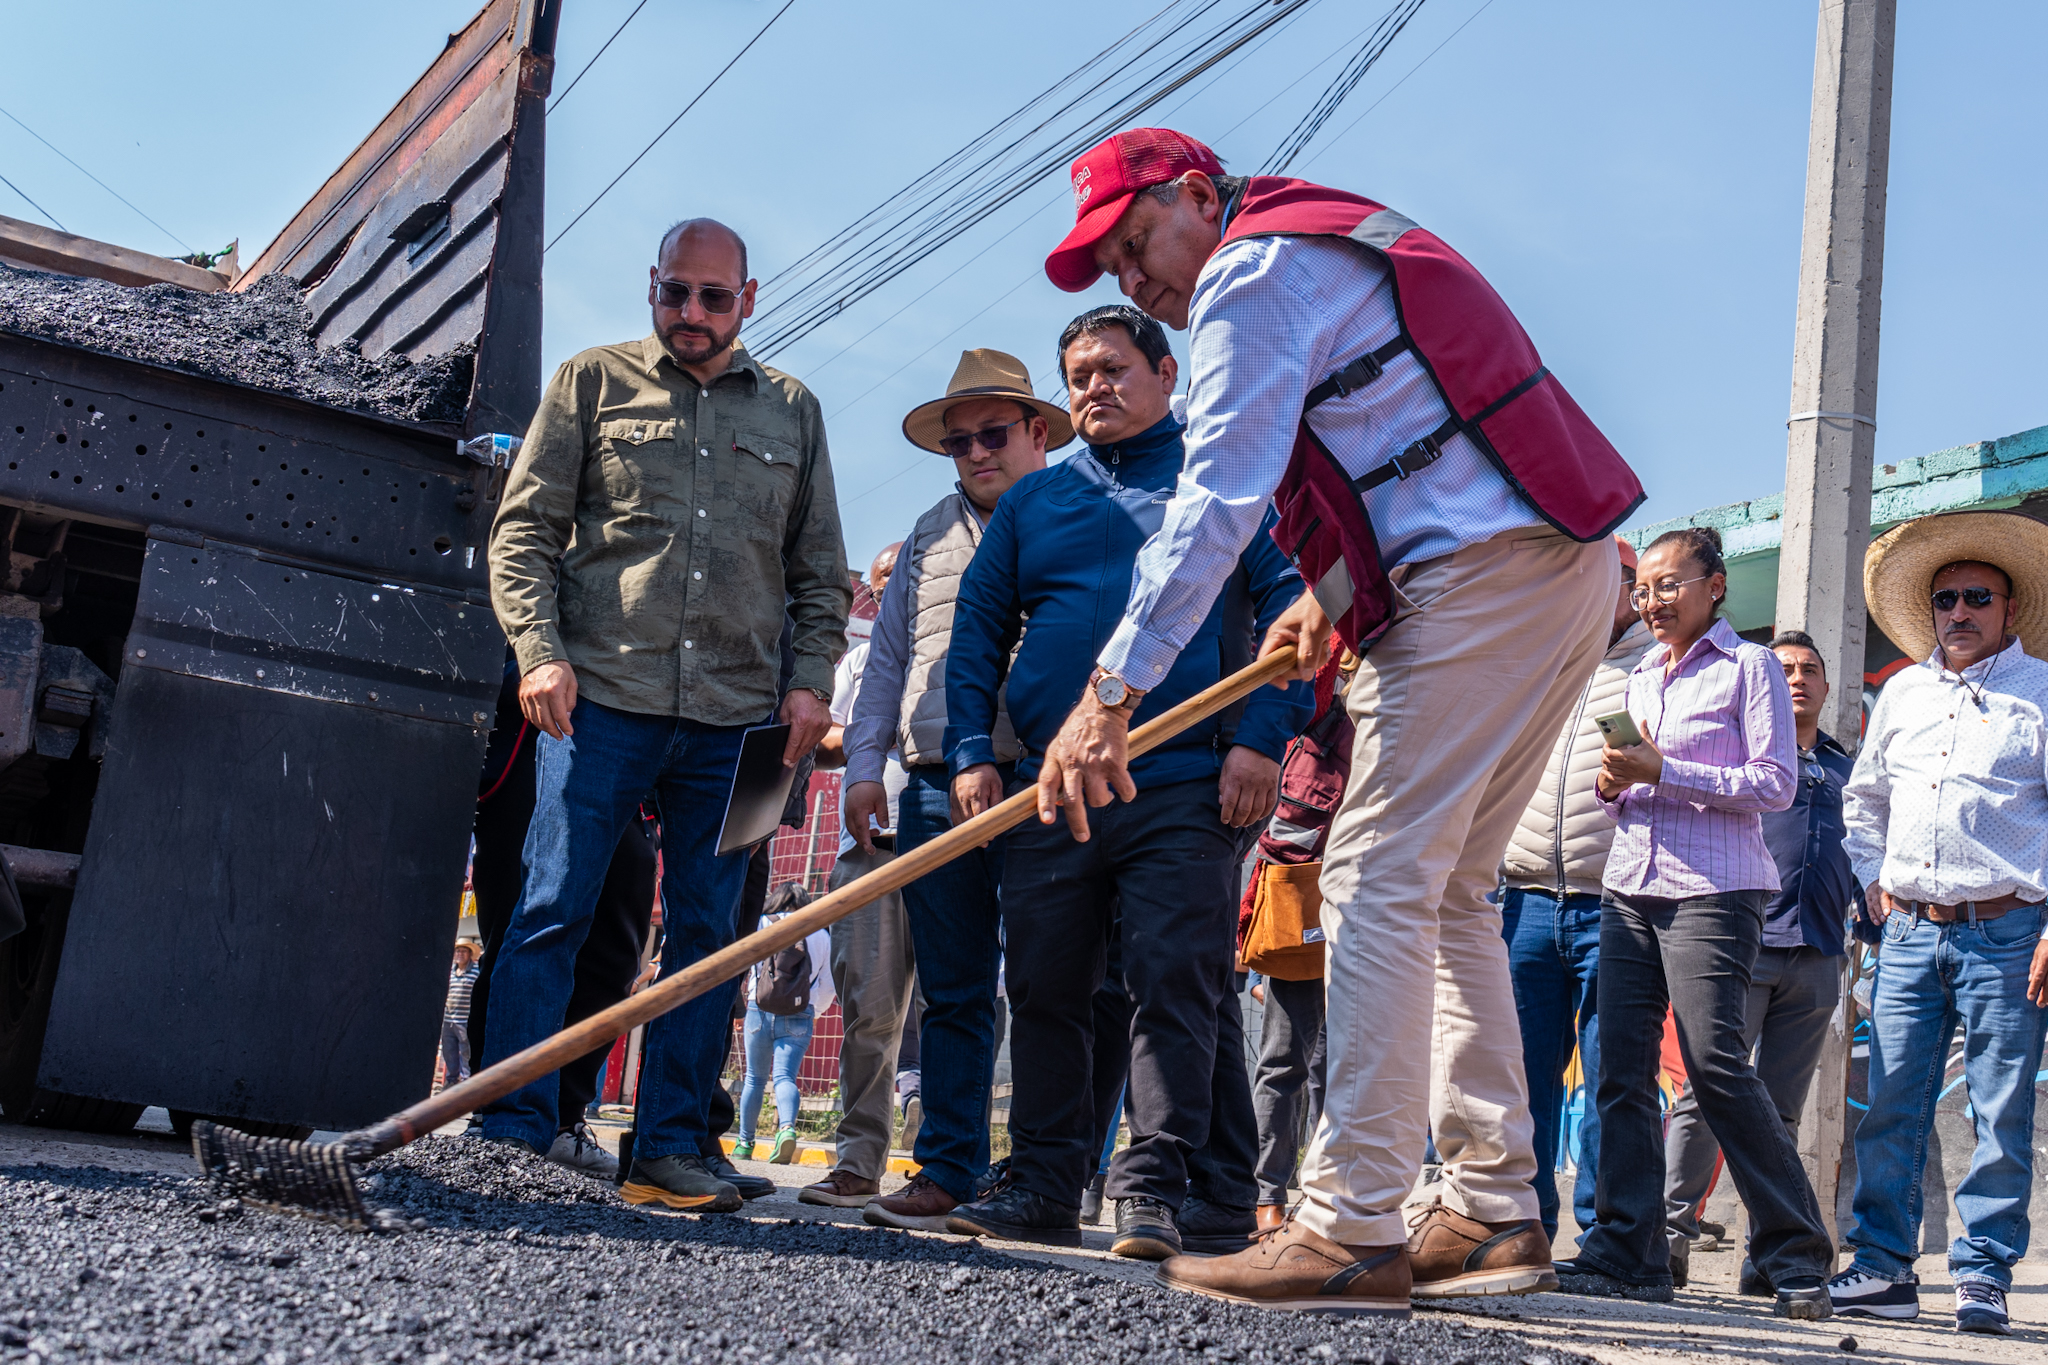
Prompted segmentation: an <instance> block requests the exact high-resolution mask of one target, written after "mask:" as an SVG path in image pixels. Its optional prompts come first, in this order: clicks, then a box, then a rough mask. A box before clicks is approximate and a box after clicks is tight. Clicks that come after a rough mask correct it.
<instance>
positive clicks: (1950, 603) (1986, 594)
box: [1927, 588, 2005, 611]
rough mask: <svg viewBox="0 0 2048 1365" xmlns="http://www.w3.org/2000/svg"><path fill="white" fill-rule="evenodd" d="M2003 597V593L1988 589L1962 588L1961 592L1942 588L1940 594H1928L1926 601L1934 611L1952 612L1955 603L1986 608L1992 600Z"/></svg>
mask: <svg viewBox="0 0 2048 1365" xmlns="http://www.w3.org/2000/svg"><path fill="white" fill-rule="evenodd" d="M2003 596H2005V594H2004V593H2002V592H1994V591H1993V590H1991V589H1990V588H1964V589H1962V590H1961V591H1957V590H1956V589H1954V588H1943V589H1942V590H1941V591H1940V592H1932V593H1929V594H1928V595H1927V600H1928V601H1930V602H1932V603H1934V609H1935V610H1936V611H1954V610H1955V609H1956V603H1957V602H1962V603H1964V604H1966V605H1968V606H1972V607H1988V606H1990V605H1991V602H1992V599H1994V598H1998V597H2003Z"/></svg>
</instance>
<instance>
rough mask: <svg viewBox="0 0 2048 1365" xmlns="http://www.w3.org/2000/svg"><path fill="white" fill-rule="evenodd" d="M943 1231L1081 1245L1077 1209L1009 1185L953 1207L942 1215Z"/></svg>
mask: <svg viewBox="0 0 2048 1365" xmlns="http://www.w3.org/2000/svg"><path fill="white" fill-rule="evenodd" d="M946 1231H948V1232H955V1233H958V1234H960V1235H961V1236H963V1237H995V1238H999V1239H1001V1240H1003V1241H1006V1242H1040V1243H1043V1244H1044V1245H1046V1246H1056V1247H1077V1246H1079V1245H1081V1210H1080V1209H1078V1208H1076V1207H1074V1206H1073V1205H1072V1204H1059V1203H1055V1202H1053V1201H1052V1200H1050V1199H1047V1198H1046V1197H1045V1196H1043V1195H1038V1194H1033V1193H1032V1192H1031V1191H1029V1190H1020V1189H1018V1188H1017V1187H1016V1186H1014V1185H1011V1186H1009V1187H1008V1188H1006V1189H1001V1190H998V1191H997V1192H996V1193H994V1194H992V1195H990V1196H989V1197H988V1198H986V1199H979V1200H976V1201H975V1202H974V1203H972V1204H962V1205H961V1206H960V1207H959V1208H957V1209H955V1210H953V1212H952V1213H950V1214H948V1215H947V1217H946Z"/></svg>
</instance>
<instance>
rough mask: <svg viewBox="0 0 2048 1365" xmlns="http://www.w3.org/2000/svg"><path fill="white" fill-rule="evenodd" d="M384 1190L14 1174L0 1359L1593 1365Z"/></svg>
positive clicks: (979, 1265)
mask: <svg viewBox="0 0 2048 1365" xmlns="http://www.w3.org/2000/svg"><path fill="white" fill-rule="evenodd" d="M366 1184H367V1186H368V1189H369V1194H370V1198H371V1200H372V1201H373V1202H374V1203H376V1204H378V1205H379V1206H382V1207H384V1208H388V1209H391V1210H393V1211H395V1212H396V1213H398V1214H400V1215H402V1216H403V1217H404V1218H406V1219H407V1220H409V1221H410V1223H411V1226H412V1229H413V1230H412V1231H409V1232H403V1233H397V1234H383V1235H378V1234H369V1233H361V1232H350V1231H348V1230H346V1229H343V1228H338V1227H334V1226H332V1225H330V1224H326V1223H322V1222H319V1221H316V1220H313V1219H309V1218H303V1217H296V1216H292V1215H288V1214H281V1213H275V1212H270V1211H267V1210H260V1209H251V1208H245V1207H243V1206H241V1205H239V1204H235V1203H233V1202H224V1201H222V1200H221V1199H220V1197H219V1195H218V1193H217V1192H216V1191H214V1190H213V1189H212V1188H210V1187H209V1186H208V1185H207V1183H206V1182H205V1181H203V1180H201V1179H200V1178H198V1176H197V1175H196V1174H195V1175H194V1176H191V1177H184V1176H173V1175H158V1174H145V1173H138V1172H115V1171H108V1170H103V1169H99V1168H97V1167H54V1166H48V1165H36V1166H11V1167H0V1359H5V1360H19V1359H26V1358H28V1357H30V1356H34V1357H38V1358H40V1359H41V1360H42V1361H45V1362H58V1361H67V1362H68V1361H92V1360H123V1359H125V1360H147V1361H201V1360H204V1361H210V1362H229V1361H234V1362H248V1365H285V1362H290V1361H302V1360H344V1359H357V1360H363V1361H386V1360H388V1361H421V1362H434V1363H435V1365H441V1363H442V1362H447V1363H449V1365H452V1363H453V1362H457V1361H471V1360H550V1361H565V1362H566V1361H592V1362H598V1361H603V1362H615V1361H706V1362H709V1361H742V1360H749V1359H773V1360H787V1361H793V1362H805V1363H806V1365H810V1363H815V1365H856V1363H859V1362H870V1361H873V1362H896V1361H918V1362H923V1361H935V1362H936V1361H948V1362H950V1361H986V1360H1006V1361H1007V1360H1016V1361H1038V1360H1045V1361H1062V1362H1065V1361H1073V1362H1084V1361H1103V1362H1119V1363H1121V1362H1126V1361H1134V1360H1140V1359H1143V1360H1159V1361H1197V1360H1199V1361H1267V1360H1290V1359H1298V1360H1303V1361H1309V1362H1315V1361H1323V1360H1329V1361H1355V1362H1364V1363H1365V1365H1587V1358H1586V1357H1584V1356H1580V1355H1575V1354H1573V1353H1570V1352H1566V1351H1561V1350H1558V1349H1556V1348H1554V1347H1552V1346H1549V1345H1547V1344H1540V1343H1535V1342H1532V1341H1531V1340H1529V1339H1527V1338H1524V1337H1521V1336H1518V1335H1515V1334H1514V1333H1511V1332H1506V1331H1497V1330H1493V1329H1488V1328H1480V1327H1474V1326H1471V1325H1469V1324H1466V1323H1463V1322H1460V1321H1458V1320H1456V1319H1451V1318H1448V1317H1444V1318H1438V1317H1433V1316H1430V1315H1417V1316H1416V1317H1415V1318H1412V1319H1410V1320H1408V1321H1403V1322H1391V1321H1385V1320H1380V1319H1363V1318H1336V1317H1322V1316H1306V1315H1301V1314H1278V1313H1266V1312H1262V1311H1260V1310H1257V1309H1252V1308H1246V1307H1240V1306H1237V1305H1232V1304H1226V1303H1217V1302H1212V1301H1209V1300H1204V1299H1200V1298H1195V1297H1191V1296H1189V1295H1184V1294H1178V1293H1174V1292H1171V1291H1168V1290H1164V1289H1160V1288H1157V1287H1155V1286H1153V1285H1149V1284H1143V1283H1130V1282H1127V1281H1120V1280H1107V1279H1103V1278H1100V1277H1097V1276H1090V1275H1084V1274H1080V1273H1077V1272H1076V1271H1073V1270H1070V1269H1067V1268H1064V1267H1060V1266H1052V1265H1046V1264H1044V1263H1041V1262H1037V1261H1032V1260H1027V1259H1023V1258H1019V1257H1014V1256H1008V1255H1004V1254H1003V1253H1001V1252H997V1251H993V1250H989V1249H987V1248H984V1247H982V1246H980V1245H979V1244H978V1243H976V1242H973V1241H965V1240H962V1241H955V1240H950V1239H944V1238H938V1237H925V1236H912V1235H908V1234H903V1233H897V1232H891V1231H887V1230H883V1229H877V1228H866V1227H856V1226H847V1225H844V1224H837V1223H818V1222H809V1221H804V1220H798V1219H789V1218H757V1217H749V1216H746V1215H744V1214H741V1215H709V1216H704V1217H698V1216H694V1215H689V1214H655V1213H650V1212H648V1211H646V1210H642V1209H636V1208H631V1207H629V1206H627V1205H625V1204H623V1203H621V1202H620V1201H619V1199H618V1197H617V1195H616V1194H615V1193H614V1191H613V1190H612V1188H611V1186H610V1185H608V1184H600V1183H598V1182H595V1181H592V1180H589V1179H587V1178H584V1177H581V1176H576V1175H571V1174H569V1173H568V1172H565V1171H563V1170H561V1169H559V1168H557V1167H554V1166H550V1165H548V1164H547V1163H546V1162H543V1161H541V1160H540V1159H539V1158H536V1157H531V1156H527V1155H524V1154H521V1153H516V1152H512V1151H508V1150H506V1149H505V1148H502V1147H496V1146H491V1145H488V1144H485V1143H482V1142H478V1141H476V1140H473V1139H467V1138H428V1139H425V1140H423V1141H421V1142H419V1143H416V1144H414V1145H413V1146H412V1147H409V1148H407V1149H405V1150H403V1151H401V1152H398V1153H395V1154H393V1155H392V1156H389V1157H385V1158H383V1159H381V1160H380V1161H378V1162H376V1163H374V1165H373V1166H372V1167H371V1168H370V1174H369V1175H368V1177H367V1180H366ZM756 1207H758V1206H756Z"/></svg>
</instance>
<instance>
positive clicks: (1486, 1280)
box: [1408, 1200, 1557, 1299]
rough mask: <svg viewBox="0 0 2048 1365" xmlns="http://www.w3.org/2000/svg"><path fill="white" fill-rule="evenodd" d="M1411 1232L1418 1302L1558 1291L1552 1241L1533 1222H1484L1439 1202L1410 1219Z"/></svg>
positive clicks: (1410, 1249)
mask: <svg viewBox="0 0 2048 1365" xmlns="http://www.w3.org/2000/svg"><path fill="white" fill-rule="evenodd" d="M1408 1233H1409V1236H1408V1267H1409V1270H1410V1271H1411V1272H1412V1273H1413V1275H1414V1277H1415V1288H1414V1294H1415V1297H1416V1298H1418V1299H1448V1298H1458V1297H1462V1296H1465V1295H1475V1294H1537V1293H1544V1292H1549V1291H1554V1290H1556V1288H1557V1271H1556V1270H1555V1269H1554V1268H1553V1267H1552V1266H1551V1264H1550V1243H1549V1242H1548V1241H1547V1240H1546V1239H1545V1238H1544V1236H1543V1225H1542V1224H1541V1223H1538V1222H1536V1221H1535V1220H1534V1219H1517V1220H1516V1221H1514V1222H1510V1223H1482V1222H1480V1221H1479V1220H1477V1219H1476V1218H1467V1217H1466V1216H1465V1215H1464V1214H1462V1213H1458V1212H1457V1211H1455V1210H1453V1209H1450V1208H1448V1207H1446V1206H1445V1205H1444V1203H1443V1201H1442V1200H1437V1201H1436V1202H1434V1203H1432V1204H1430V1205H1429V1206H1428V1207H1427V1208H1424V1209H1422V1210H1420V1211H1418V1212H1417V1213H1416V1214H1415V1215H1414V1216H1413V1217H1411V1218H1410V1219H1409V1220H1408Z"/></svg>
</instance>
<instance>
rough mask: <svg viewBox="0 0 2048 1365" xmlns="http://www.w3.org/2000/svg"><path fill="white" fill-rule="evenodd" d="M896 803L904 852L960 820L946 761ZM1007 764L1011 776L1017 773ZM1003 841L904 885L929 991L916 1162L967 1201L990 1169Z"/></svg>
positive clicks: (915, 777)
mask: <svg viewBox="0 0 2048 1365" xmlns="http://www.w3.org/2000/svg"><path fill="white" fill-rule="evenodd" d="M906 776H907V778H908V779H909V780H908V781H907V782H906V783H905V784H904V787H903V794H902V795H901V796H900V797H898V798H897V802H896V850H897V854H898V856H901V855H902V854H905V853H908V852H910V851H911V850H912V849H915V848H921V847H923V846H924V845H925V844H928V843H930V842H931V841H932V840H934V839H936V838H938V837H939V836H940V835H941V834H944V833H945V832H946V831H947V830H949V829H951V828H952V827H953V817H952V812H951V808H950V805H949V796H950V792H951V786H952V784H951V782H950V781H949V780H948V778H947V776H946V769H945V767H944V765H942V764H936V763H934V764H927V765H921V766H919V767H915V768H911V769H910V770H909V771H908V773H907V774H906ZM1009 777H1010V774H1009V772H1008V770H1007V769H1005V770H1004V771H1003V778H1004V781H1005V782H1007V781H1008V780H1009ZM1003 842H1004V841H1003V840H1001V839H998V840H996V841H995V843H994V844H993V845H991V846H990V847H988V848H978V849H974V850H972V851H971V852H968V853H963V854H962V855H960V856H959V857H958V858H955V859H954V860H953V861H952V862H950V863H947V864H945V865H944V866H943V867H938V868H934V869H933V870H932V871H930V872H928V873H926V874H925V875H924V876H922V877H919V878H918V879H917V880H916V881H914V882H912V883H910V885H908V886H906V887H904V888H903V910H904V915H905V917H906V918H907V919H909V921H910V942H911V947H912V950H913V952H915V954H916V956H917V980H918V986H919V988H920V989H921V990H922V991H923V992H924V1018H923V1021H922V1023H921V1025H920V1033H919V1053H920V1057H919V1066H920V1068H921V1070H922V1072H923V1078H922V1079H923V1084H922V1086H921V1094H922V1095H923V1102H924V1126H923V1127H921V1128H919V1129H918V1130H917V1151H916V1153H915V1155H916V1157H917V1162H918V1165H919V1166H920V1167H922V1168H923V1171H924V1174H926V1175H928V1176H930V1177H931V1178H932V1180H933V1182H934V1183H936V1184H937V1185H938V1186H939V1188H941V1189H943V1190H944V1191H945V1192H946V1193H947V1194H950V1195H952V1196H953V1197H954V1198H955V1199H958V1200H960V1201H961V1202H962V1203H965V1202H967V1201H969V1200H971V1199H973V1198H974V1182H975V1181H976V1180H978V1179H980V1177H981V1175H982V1174H983V1172H985V1171H987V1170H988V1105H989V1091H990V1087H991V1086H992V1085H993V1084H994V1074H995V1065H996V970H997V967H998V965H999V964H1000V962H1001V959H1002V951H1003V949H1002V904H1001V901H1000V899H999V898H998V895H997V889H998V887H1000V886H1001V884H1002V876H1003Z"/></svg>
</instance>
